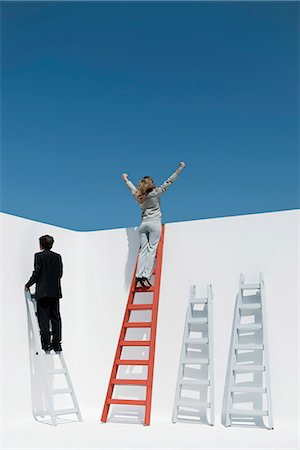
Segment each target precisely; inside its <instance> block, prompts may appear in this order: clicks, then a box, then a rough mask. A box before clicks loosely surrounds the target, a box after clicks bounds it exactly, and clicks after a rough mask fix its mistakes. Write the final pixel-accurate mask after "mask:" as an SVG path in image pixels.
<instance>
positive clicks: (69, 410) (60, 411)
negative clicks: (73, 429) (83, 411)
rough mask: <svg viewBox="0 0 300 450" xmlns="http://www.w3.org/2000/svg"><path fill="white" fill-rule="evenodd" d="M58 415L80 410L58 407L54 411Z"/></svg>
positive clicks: (75, 412)
mask: <svg viewBox="0 0 300 450" xmlns="http://www.w3.org/2000/svg"><path fill="white" fill-rule="evenodd" d="M54 413H55V415H56V416H64V415H66V414H77V413H78V410H77V409H76V408H70V409H57V410H56V411H54Z"/></svg>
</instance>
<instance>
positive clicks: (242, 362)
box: [224, 274, 274, 429]
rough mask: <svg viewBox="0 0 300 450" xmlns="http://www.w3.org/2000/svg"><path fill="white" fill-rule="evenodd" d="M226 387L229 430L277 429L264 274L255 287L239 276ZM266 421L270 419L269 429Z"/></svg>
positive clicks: (226, 414) (226, 413) (225, 399)
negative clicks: (242, 427) (245, 427)
mask: <svg viewBox="0 0 300 450" xmlns="http://www.w3.org/2000/svg"><path fill="white" fill-rule="evenodd" d="M225 386H226V387H225V389H227V392H226V393H225V396H224V401H225V425H226V426H231V425H242V424H247V425H254V426H255V425H257V426H265V427H267V428H269V429H273V428H274V425H273V415H272V405H271V391H270V375H269V361H268V345H267V326H266V310H265V291H264V280H263V275H262V274H260V280H259V282H258V283H252V284H249V283H245V277H244V275H243V274H241V275H240V283H239V290H238V295H237V298H236V305H235V313H234V319H233V328H232V338H231V346H230V351H229V359H228V368H227V380H226V384H225ZM238 405H240V406H238ZM246 405H247V407H245V406H246ZM249 406H251V408H249ZM263 417H267V419H268V425H266V424H265V423H264V420H263Z"/></svg>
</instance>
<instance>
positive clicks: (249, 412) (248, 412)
mask: <svg viewBox="0 0 300 450" xmlns="http://www.w3.org/2000/svg"><path fill="white" fill-rule="evenodd" d="M229 413H230V414H231V415H234V416H249V417H252V416H267V415H268V411H266V410H262V409H233V408H232V409H230V410H229Z"/></svg>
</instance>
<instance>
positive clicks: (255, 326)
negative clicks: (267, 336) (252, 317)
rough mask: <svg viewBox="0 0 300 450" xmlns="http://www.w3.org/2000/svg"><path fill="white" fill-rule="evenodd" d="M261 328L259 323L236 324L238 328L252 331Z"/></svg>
mask: <svg viewBox="0 0 300 450" xmlns="http://www.w3.org/2000/svg"><path fill="white" fill-rule="evenodd" d="M261 328H262V324H261V323H243V324H240V325H238V326H237V329H238V330H245V331H248V330H249V331H252V330H260V329H261Z"/></svg>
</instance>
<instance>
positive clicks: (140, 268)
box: [136, 220, 161, 278]
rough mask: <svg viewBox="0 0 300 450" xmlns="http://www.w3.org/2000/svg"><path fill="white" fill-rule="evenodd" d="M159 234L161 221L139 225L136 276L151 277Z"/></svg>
mask: <svg viewBox="0 0 300 450" xmlns="http://www.w3.org/2000/svg"><path fill="white" fill-rule="evenodd" d="M160 235H161V221H159V220H156V221H149V222H142V223H141V225H140V226H139V236H140V244H141V246H140V252H139V258H138V265H137V270H136V277H137V278H142V277H146V278H149V277H151V274H152V270H153V266H154V261H155V255H156V249H157V246H158V243H159V239H160Z"/></svg>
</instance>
